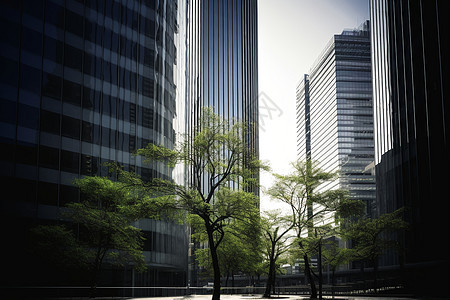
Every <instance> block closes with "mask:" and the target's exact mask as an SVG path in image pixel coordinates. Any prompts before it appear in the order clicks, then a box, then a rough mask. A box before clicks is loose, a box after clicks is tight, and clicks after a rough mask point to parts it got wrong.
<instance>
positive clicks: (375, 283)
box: [373, 258, 378, 294]
mask: <svg viewBox="0 0 450 300" xmlns="http://www.w3.org/2000/svg"><path fill="white" fill-rule="evenodd" d="M373 276H374V281H373V289H374V291H375V294H376V293H377V292H378V291H377V288H378V258H376V259H374V261H373Z"/></svg>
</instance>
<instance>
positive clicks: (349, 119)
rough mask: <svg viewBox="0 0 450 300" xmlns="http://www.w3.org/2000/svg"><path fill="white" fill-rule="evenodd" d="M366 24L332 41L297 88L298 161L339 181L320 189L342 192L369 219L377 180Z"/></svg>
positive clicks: (368, 38)
mask: <svg viewBox="0 0 450 300" xmlns="http://www.w3.org/2000/svg"><path fill="white" fill-rule="evenodd" d="M370 57H371V56H370V31H369V22H368V21H366V22H364V23H363V24H362V25H361V26H360V28H358V29H354V30H344V31H343V32H342V34H339V35H334V37H333V38H332V39H331V40H330V42H329V43H328V44H327V46H326V47H325V49H324V50H323V52H322V54H321V55H320V56H319V58H318V59H317V61H316V62H315V64H314V66H313V67H312V68H311V71H310V73H309V74H308V75H305V76H304V78H303V79H302V80H301V81H300V83H299V85H298V87H297V137H298V144H297V149H298V156H299V158H300V159H302V160H305V159H306V158H311V160H312V161H316V162H318V166H319V167H320V168H322V169H323V170H325V171H327V172H336V171H340V174H339V178H338V179H337V180H335V181H333V182H331V183H328V184H327V185H326V186H321V187H319V188H320V189H334V188H342V189H346V190H348V191H349V193H350V197H351V198H353V199H359V200H362V201H364V202H365V203H366V205H367V214H368V215H369V216H370V215H372V210H373V209H374V203H375V176H374V175H373V174H372V172H371V170H370V167H368V166H369V165H370V164H371V163H372V162H373V159H374V150H373V111H372V77H371V59H370Z"/></svg>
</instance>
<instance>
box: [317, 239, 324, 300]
mask: <svg viewBox="0 0 450 300" xmlns="http://www.w3.org/2000/svg"><path fill="white" fill-rule="evenodd" d="M317 266H318V267H319V300H322V283H323V280H322V242H321V241H320V240H319V257H318V261H317Z"/></svg>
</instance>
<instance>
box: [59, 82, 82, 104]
mask: <svg viewBox="0 0 450 300" xmlns="http://www.w3.org/2000/svg"><path fill="white" fill-rule="evenodd" d="M63 100H64V102H68V103H72V104H75V105H77V106H80V105H81V85H79V84H78V83H75V82H72V81H69V80H64V89H63Z"/></svg>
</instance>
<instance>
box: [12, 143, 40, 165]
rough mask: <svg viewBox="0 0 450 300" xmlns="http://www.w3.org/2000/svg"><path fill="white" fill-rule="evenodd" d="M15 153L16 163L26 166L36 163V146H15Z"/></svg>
mask: <svg viewBox="0 0 450 300" xmlns="http://www.w3.org/2000/svg"><path fill="white" fill-rule="evenodd" d="M15 153H16V162H17V163H22V164H27V165H36V163H37V161H36V160H37V147H36V146H25V145H20V144H18V145H16V149H15Z"/></svg>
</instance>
